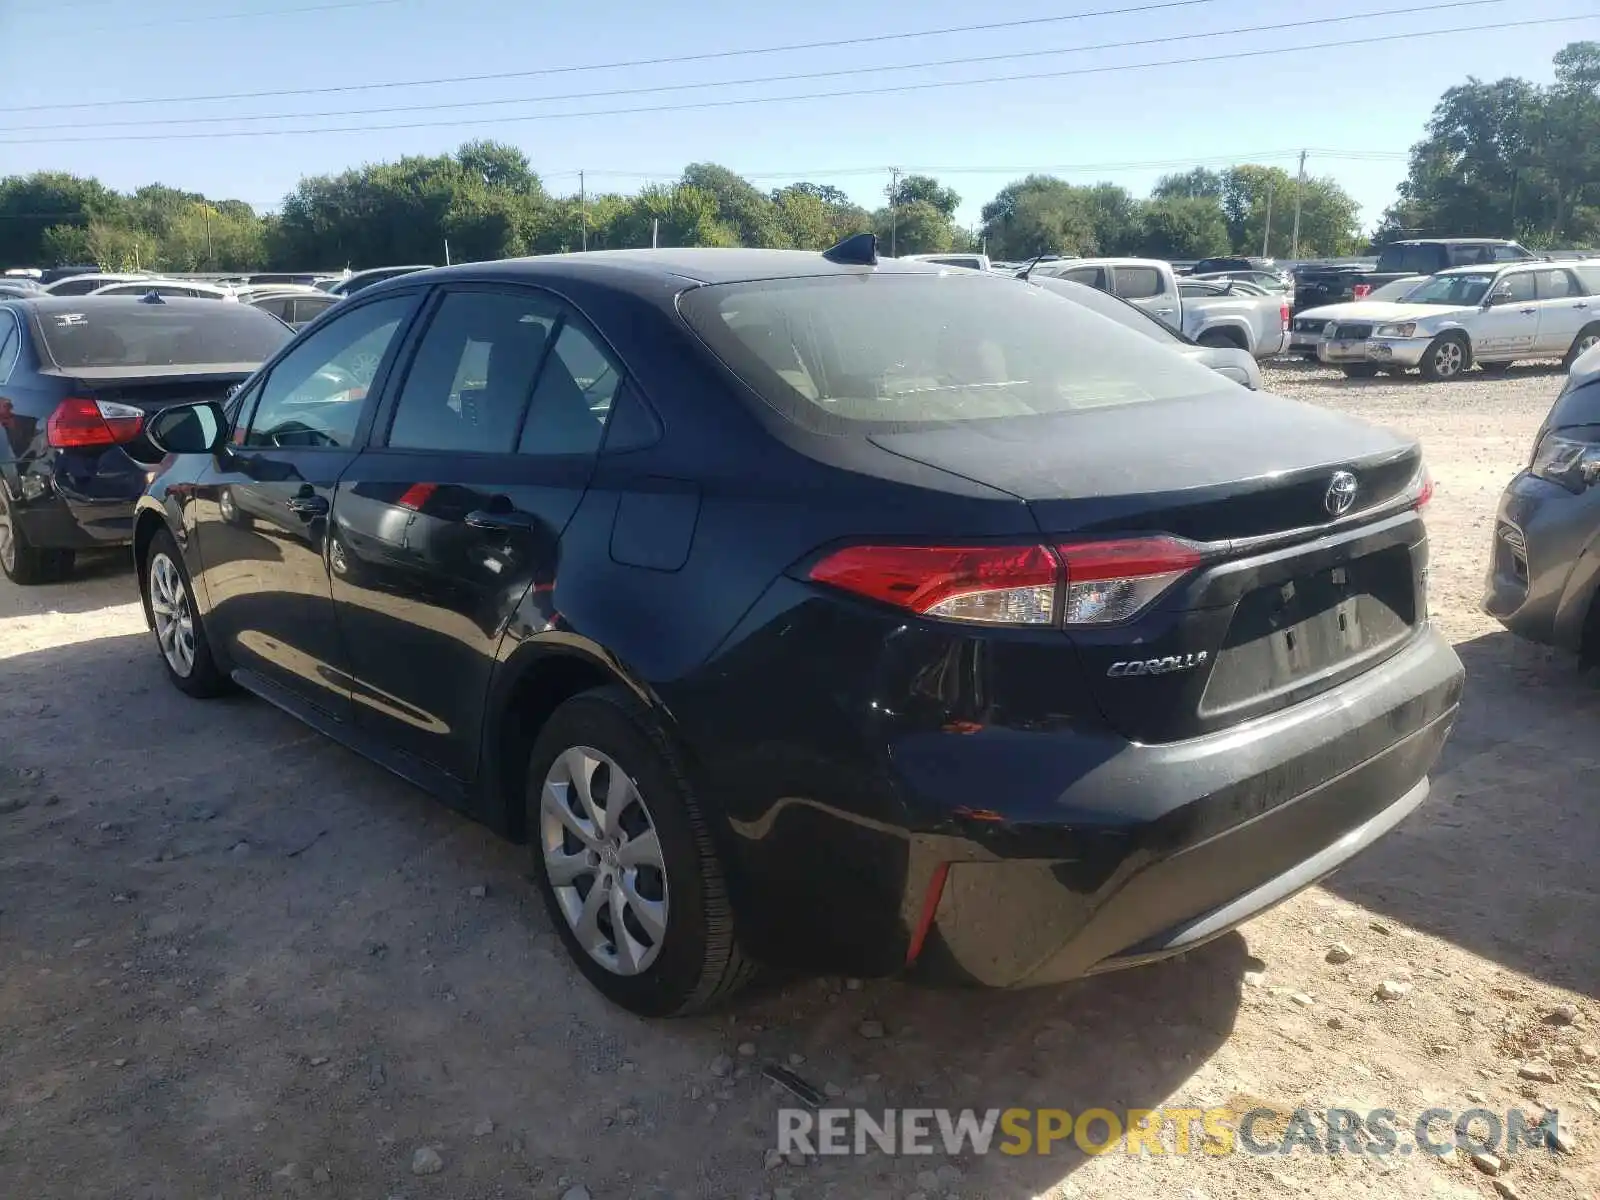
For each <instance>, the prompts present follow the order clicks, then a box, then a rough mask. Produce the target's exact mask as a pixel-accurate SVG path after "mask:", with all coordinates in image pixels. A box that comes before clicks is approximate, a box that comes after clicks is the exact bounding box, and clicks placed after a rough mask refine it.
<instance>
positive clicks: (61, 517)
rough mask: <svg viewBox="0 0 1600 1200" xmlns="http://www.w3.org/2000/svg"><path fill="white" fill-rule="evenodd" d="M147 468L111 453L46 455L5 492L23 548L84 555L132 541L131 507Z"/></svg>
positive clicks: (12, 478)
mask: <svg viewBox="0 0 1600 1200" xmlns="http://www.w3.org/2000/svg"><path fill="white" fill-rule="evenodd" d="M148 470H149V468H147V467H145V466H143V465H141V464H139V463H137V462H135V461H134V460H133V459H131V458H129V457H128V456H127V455H126V454H125V453H123V452H122V450H121V449H118V448H113V449H108V450H105V451H102V452H100V453H98V454H94V455H82V454H71V453H66V452H62V451H52V452H51V453H50V454H49V455H48V456H46V457H41V458H38V459H35V460H33V461H32V462H30V463H27V464H26V465H24V466H23V467H22V468H21V469H20V470H18V469H16V468H15V467H10V468H8V469H7V471H6V475H5V487H6V491H7V494H8V496H10V497H11V506H12V511H13V513H14V514H15V516H16V519H17V523H18V525H19V526H20V527H21V529H22V532H23V535H24V536H25V537H26V538H27V539H28V541H29V543H30V544H32V545H34V546H36V547H38V548H40V549H42V550H88V549H93V548H95V547H97V546H117V545H121V544H123V543H126V542H128V541H131V540H132V538H133V506H134V503H135V502H136V501H137V500H138V498H139V496H140V495H141V494H142V493H143V491H144V488H145V485H146V483H147V481H148V474H147V472H148Z"/></svg>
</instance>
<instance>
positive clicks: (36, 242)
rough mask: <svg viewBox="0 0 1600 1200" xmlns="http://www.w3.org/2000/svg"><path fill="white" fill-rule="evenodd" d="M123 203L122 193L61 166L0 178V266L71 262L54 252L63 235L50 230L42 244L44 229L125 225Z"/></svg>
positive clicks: (33, 265)
mask: <svg viewBox="0 0 1600 1200" xmlns="http://www.w3.org/2000/svg"><path fill="white" fill-rule="evenodd" d="M126 207H127V205H126V201H125V200H124V199H123V197H122V196H120V195H118V194H117V193H116V192H114V191H112V190H111V189H110V188H108V187H106V186H105V185H104V184H102V183H101V182H100V181H99V180H98V179H81V178H79V177H78V176H76V175H69V174H67V173H66V172H64V171H38V172H35V173H34V174H32V175H15V176H11V177H9V178H7V179H4V180H0V266H8V267H9V266H18V267H38V266H54V265H56V263H57V262H58V261H71V260H70V258H69V259H67V260H58V259H57V258H56V257H55V256H56V254H58V253H60V252H61V250H62V249H63V248H64V247H65V245H66V243H65V242H63V240H62V236H63V235H59V234H58V235H56V236H55V237H54V238H52V239H51V241H50V244H49V246H48V247H47V246H46V243H45V232H46V231H47V230H49V229H52V228H54V227H57V226H63V225H65V226H74V225H75V226H80V227H83V228H85V229H87V227H88V226H89V224H90V223H91V222H102V223H105V224H107V225H125V224H126V223H127V213H126ZM77 244H79V245H82V244H83V242H82V241H81V240H80V242H79V243H77ZM78 261H82V260H81V258H79V259H78Z"/></svg>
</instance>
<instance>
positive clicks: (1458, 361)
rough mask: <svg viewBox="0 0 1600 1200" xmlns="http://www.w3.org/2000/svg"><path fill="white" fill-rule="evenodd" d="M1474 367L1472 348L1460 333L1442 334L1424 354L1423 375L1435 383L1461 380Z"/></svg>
mask: <svg viewBox="0 0 1600 1200" xmlns="http://www.w3.org/2000/svg"><path fill="white" fill-rule="evenodd" d="M1471 365H1472V347H1471V346H1470V345H1468V343H1467V339H1466V338H1465V337H1463V336H1462V335H1461V334H1459V333H1441V334H1440V335H1439V336H1438V337H1436V338H1434V339H1433V341H1431V342H1429V343H1428V348H1427V349H1426V350H1424V351H1423V352H1422V374H1423V375H1424V376H1425V377H1426V378H1428V379H1431V380H1432V381H1433V382H1435V383H1448V382H1451V381H1453V380H1456V379H1460V378H1461V377H1462V376H1463V375H1465V374H1466V373H1467V368H1468V367H1470V366H1471Z"/></svg>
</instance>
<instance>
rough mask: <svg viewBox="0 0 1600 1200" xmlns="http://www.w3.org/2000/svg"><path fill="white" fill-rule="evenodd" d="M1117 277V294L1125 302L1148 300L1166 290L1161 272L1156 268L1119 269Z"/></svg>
mask: <svg viewBox="0 0 1600 1200" xmlns="http://www.w3.org/2000/svg"><path fill="white" fill-rule="evenodd" d="M1116 275H1117V288H1116V292H1117V295H1119V296H1121V297H1122V298H1123V299H1124V300H1147V299H1149V298H1150V297H1151V296H1159V295H1161V293H1162V291H1163V290H1164V289H1163V288H1162V286H1161V272H1160V271H1158V270H1156V269H1155V268H1154V267H1118V268H1117V271H1116Z"/></svg>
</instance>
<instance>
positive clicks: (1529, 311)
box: [1517, 308, 1539, 317]
mask: <svg viewBox="0 0 1600 1200" xmlns="http://www.w3.org/2000/svg"><path fill="white" fill-rule="evenodd" d="M1517 311H1518V312H1519V313H1521V314H1522V315H1523V316H1525V317H1531V316H1533V314H1534V313H1536V312H1538V311H1539V310H1538V309H1537V308H1519V309H1517Z"/></svg>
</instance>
